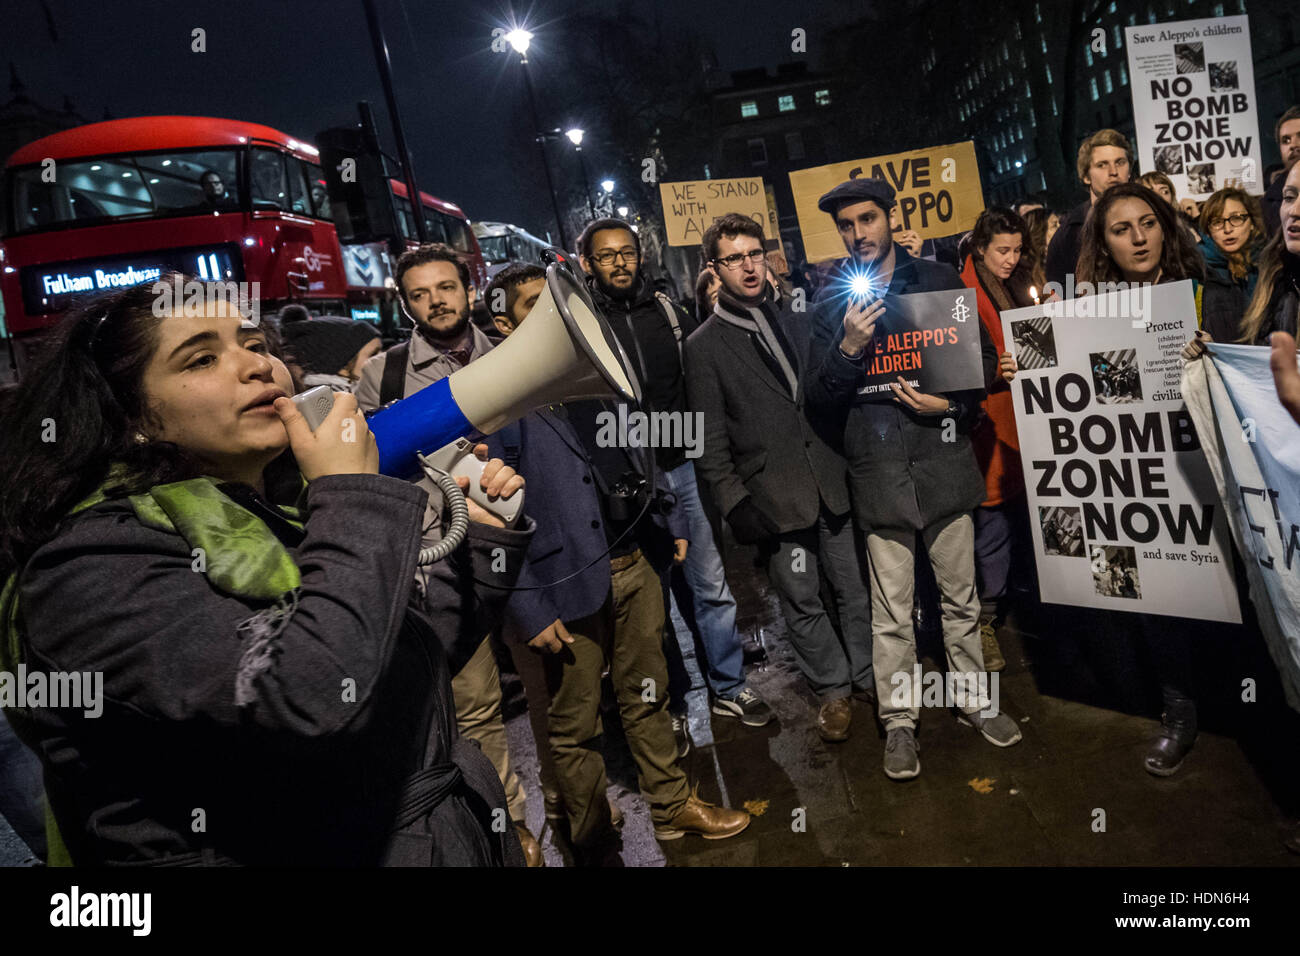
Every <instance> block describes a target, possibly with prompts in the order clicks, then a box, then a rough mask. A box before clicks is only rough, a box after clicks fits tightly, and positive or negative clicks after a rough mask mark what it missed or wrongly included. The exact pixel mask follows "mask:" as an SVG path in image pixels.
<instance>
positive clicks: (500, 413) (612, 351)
mask: <svg viewBox="0 0 1300 956" xmlns="http://www.w3.org/2000/svg"><path fill="white" fill-rule="evenodd" d="M583 398H616V399H622V400H624V401H630V402H635V403H637V404H640V402H641V387H640V384H639V383H638V381H637V378H636V375H635V374H634V373H633V372H632V367H631V364H630V363H629V362H628V359H627V353H626V352H624V351H623V347H622V346H621V345H620V344H619V341H618V339H617V338H615V337H614V333H613V332H612V331H611V329H610V328H609V324H608V322H606V320H605V318H604V316H602V315H601V314H600V311H599V310H598V309H597V308H596V306H595V305H594V304H593V303H592V301H591V297H590V295H589V294H588V293H587V289H586V286H585V285H583V283H582V282H581V280H579V279H578V278H576V277H575V276H574V274H573V272H572V271H571V270H570V268H569V266H568V265H567V263H565V262H564V261H563V260H561V259H556V260H555V261H553V262H552V263H551V264H550V265H549V266H548V267H547V269H546V288H545V290H543V292H542V294H541V295H540V296H539V297H538V299H537V304H536V305H534V306H533V308H532V311H530V312H529V313H528V315H527V317H526V318H525V320H524V321H523V322H522V323H521V324H520V325H519V327H518V328H517V329H515V331H514V332H513V333H511V335H510V337H509V338H508V339H506V341H504V342H502V343H501V344H500V345H498V346H497V347H496V348H494V349H493V350H492V351H491V352H490V353H488V354H487V355H485V356H484V357H483V358H481V359H478V360H476V361H474V362H471V363H470V364H469V365H467V366H465V367H464V368H462V369H460V370H459V371H457V372H455V373H453V374H452V375H451V376H449V377H447V378H445V379H441V380H440V381H438V382H435V383H434V384H433V385H430V386H428V387H427V388H423V389H421V390H420V391H418V392H416V393H415V394H414V395H412V396H410V397H409V398H405V399H402V400H401V401H400V402H394V403H393V404H392V405H389V406H387V407H386V408H383V409H381V410H380V411H378V412H376V413H375V414H374V415H373V416H372V417H371V418H370V420H369V426H370V431H371V432H372V433H373V434H374V436H375V442H376V443H377V444H378V446H379V470H380V472H382V473H383V474H385V475H393V476H396V477H400V478H406V477H409V476H411V475H413V474H416V473H417V472H418V471H419V470H420V463H419V459H418V458H417V453H419V452H428V451H432V450H434V449H437V448H441V447H442V446H444V445H446V444H447V443H448V442H451V441H455V440H456V439H457V438H460V437H462V436H465V435H470V434H478V435H490V434H492V433H493V432H495V431H497V430H499V429H501V428H504V427H505V426H506V425H509V424H510V423H511V422H513V421H517V420H518V419H520V418H522V417H523V416H524V415H526V414H528V413H529V412H530V411H532V410H533V409H535V408H540V407H542V406H545V405H550V404H554V403H557V402H566V401H575V400H577V399H583Z"/></svg>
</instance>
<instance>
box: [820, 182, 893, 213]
mask: <svg viewBox="0 0 1300 956" xmlns="http://www.w3.org/2000/svg"><path fill="white" fill-rule="evenodd" d="M867 200H871V201H872V202H874V203H876V205H878V206H880V208H881V209H885V210H888V209H891V208H893V205H894V187H893V186H891V185H889V183H887V182H885V181H884V180H883V179H870V178H867V177H865V176H862V177H859V178H857V179H849V180H845V181H844V182H842V183H840V184H839V185H838V186H836V187H835V188H834V189H832V190H831V191H830V192H828V193H827V194H826V195H825V196H822V198H821V199H819V200H817V208H818V209H820V210H821V211H822V212H824V213H829V214H830V215H832V216H833V215H835V213H837V212H838V211H839V208H840V206H843V205H844V204H845V203H855V202H866V201H867Z"/></svg>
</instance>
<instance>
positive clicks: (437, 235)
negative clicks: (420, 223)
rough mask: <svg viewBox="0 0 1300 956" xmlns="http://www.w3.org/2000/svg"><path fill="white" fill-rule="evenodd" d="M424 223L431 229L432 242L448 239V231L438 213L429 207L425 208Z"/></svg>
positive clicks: (430, 239) (430, 237)
mask: <svg viewBox="0 0 1300 956" xmlns="http://www.w3.org/2000/svg"><path fill="white" fill-rule="evenodd" d="M424 225H425V227H426V228H427V229H428V230H429V241H430V242H446V241H447V233H446V232H445V230H444V229H443V228H442V223H441V222H440V221H439V217H438V214H437V213H436V212H434V211H433V210H432V209H429V208H427V207H426V208H425V210H424Z"/></svg>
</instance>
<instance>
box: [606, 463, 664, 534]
mask: <svg viewBox="0 0 1300 956" xmlns="http://www.w3.org/2000/svg"><path fill="white" fill-rule="evenodd" d="M647 500H648V501H649V504H650V507H649V508H648V509H646V510H647V511H648V512H649V513H650V514H658V515H662V514H667V513H668V511H669V509H671V508H672V506H673V505H674V504H676V502H677V499H676V498H675V497H674V496H673V495H671V494H669V493H668V492H665V491H652V490H651V488H650V482H649V481H647V480H646V477H645V475H642V474H640V473H639V472H635V471H627V472H624V473H623V476H622V477H621V478H619V479H618V481H616V482H614V485H613V487H611V488H610V489H609V517H610V520H611V521H617V522H625V521H632V520H634V519H635V518H636V517H637V515H639V514H640V513H641V509H643V508H645V507H646V502H647Z"/></svg>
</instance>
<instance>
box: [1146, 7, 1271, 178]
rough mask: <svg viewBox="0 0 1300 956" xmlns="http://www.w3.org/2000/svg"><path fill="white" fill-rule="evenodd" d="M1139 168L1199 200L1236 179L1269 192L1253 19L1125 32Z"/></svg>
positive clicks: (1194, 22) (1188, 22) (1190, 22)
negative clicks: (1258, 110)
mask: <svg viewBox="0 0 1300 956" xmlns="http://www.w3.org/2000/svg"><path fill="white" fill-rule="evenodd" d="M1124 35H1125V42H1126V43H1127V45H1128V70H1129V76H1130V77H1131V79H1132V92H1133V122H1134V125H1135V126H1136V127H1137V137H1138V168H1140V169H1143V170H1154V171H1156V172H1161V173H1164V174H1165V175H1167V176H1168V177H1169V178H1170V179H1171V180H1173V183H1174V189H1175V190H1177V192H1178V195H1179V196H1180V197H1184V196H1190V197H1191V198H1193V199H1195V200H1198V201H1201V200H1204V199H1206V198H1207V197H1208V196H1209V195H1210V194H1211V193H1213V192H1215V191H1216V190H1218V189H1222V188H1223V187H1224V186H1226V185H1228V182H1229V180H1235V181H1236V182H1237V183H1238V184H1239V185H1240V186H1241V187H1242V188H1243V189H1245V190H1246V191H1247V192H1249V193H1253V194H1255V195H1259V194H1260V193H1262V192H1263V191H1264V183H1263V178H1262V176H1261V175H1260V168H1261V167H1260V149H1259V119H1258V117H1257V115H1256V107H1255V69H1254V67H1253V65H1252V61H1251V56H1250V21H1249V19H1248V18H1247V17H1244V16H1240V17H1215V18H1213V19H1209V20H1180V21H1178V22H1177V23H1155V24H1150V25H1143V26H1136V27H1127V28H1126V29H1125V31H1124Z"/></svg>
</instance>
